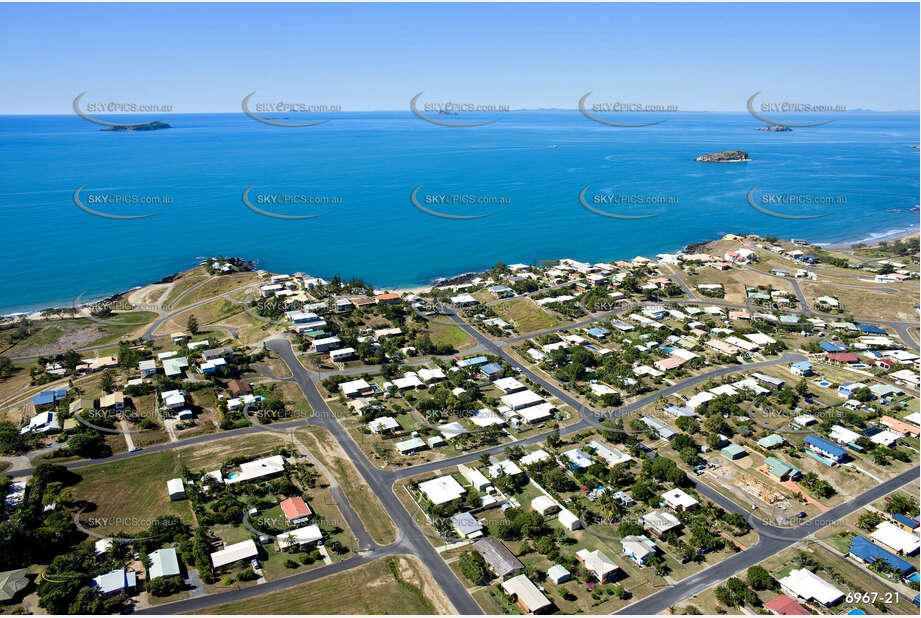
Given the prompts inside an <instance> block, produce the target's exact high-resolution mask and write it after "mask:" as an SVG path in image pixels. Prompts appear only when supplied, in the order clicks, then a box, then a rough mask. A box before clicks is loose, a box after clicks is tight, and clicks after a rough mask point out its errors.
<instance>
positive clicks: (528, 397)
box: [501, 390, 544, 410]
mask: <svg viewBox="0 0 921 618" xmlns="http://www.w3.org/2000/svg"><path fill="white" fill-rule="evenodd" d="M501 401H502V403H503V404H504V405H506V406H508V407H509V408H511V409H512V410H520V409H522V408H527V407H529V406H533V405H537V404H539V403H542V402H543V401H544V399H543V398H542V397H541V396H540V395H538V394H537V393H535V392H534V391H532V390H523V391H518V392H515V393H511V394H508V395H503V396H502V398H501Z"/></svg>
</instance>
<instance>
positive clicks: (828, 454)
mask: <svg viewBox="0 0 921 618" xmlns="http://www.w3.org/2000/svg"><path fill="white" fill-rule="evenodd" d="M804 443H805V445H806V448H808V449H809V450H810V451H812V452H813V453H815V454H817V455H819V456H821V457H824V458H825V459H830V460H832V461H833V462H834V463H841V462H842V461H844V460H845V459H847V450H845V449H843V448H841V447H840V446H837V445H835V444H832V443H831V442H829V441H828V440H823V439H822V438H820V437H818V436H806V439H805V440H804Z"/></svg>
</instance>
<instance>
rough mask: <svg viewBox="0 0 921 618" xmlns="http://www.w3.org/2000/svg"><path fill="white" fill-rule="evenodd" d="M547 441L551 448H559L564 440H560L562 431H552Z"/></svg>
mask: <svg viewBox="0 0 921 618" xmlns="http://www.w3.org/2000/svg"><path fill="white" fill-rule="evenodd" d="M546 442H547V446H549V447H550V448H559V446H560V445H561V444H562V443H563V441H562V440H560V432H559V431H551V432H550V433H549V434H548V435H547V440H546Z"/></svg>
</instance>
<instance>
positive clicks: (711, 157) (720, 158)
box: [694, 150, 751, 163]
mask: <svg viewBox="0 0 921 618" xmlns="http://www.w3.org/2000/svg"><path fill="white" fill-rule="evenodd" d="M694 160H695V161H701V162H703V163H731V162H733V161H750V160H751V159H749V158H748V153H747V152H744V151H742V150H724V151H723V152H714V153H711V154H704V155H700V156H699V157H697V158H696V159H694Z"/></svg>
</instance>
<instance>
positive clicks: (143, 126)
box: [102, 120, 170, 131]
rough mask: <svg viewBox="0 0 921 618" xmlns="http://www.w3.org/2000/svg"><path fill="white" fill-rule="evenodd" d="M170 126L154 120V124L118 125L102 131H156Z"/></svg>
mask: <svg viewBox="0 0 921 618" xmlns="http://www.w3.org/2000/svg"><path fill="white" fill-rule="evenodd" d="M169 128H170V126H169V125H168V124H166V123H165V122H160V121H159V120H154V121H153V122H146V123H144V124H131V125H129V124H118V125H115V126H114V127H107V128H105V129H102V130H103V131H156V130H158V129H169Z"/></svg>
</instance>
